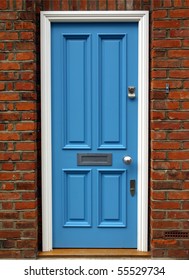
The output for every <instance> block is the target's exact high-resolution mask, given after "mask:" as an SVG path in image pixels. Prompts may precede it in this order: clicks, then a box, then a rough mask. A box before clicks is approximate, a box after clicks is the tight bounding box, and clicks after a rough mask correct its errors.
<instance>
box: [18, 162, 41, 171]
mask: <svg viewBox="0 0 189 280" xmlns="http://www.w3.org/2000/svg"><path fill="white" fill-rule="evenodd" d="M35 167H36V164H35V163H33V162H19V163H16V170H33V169H35Z"/></svg>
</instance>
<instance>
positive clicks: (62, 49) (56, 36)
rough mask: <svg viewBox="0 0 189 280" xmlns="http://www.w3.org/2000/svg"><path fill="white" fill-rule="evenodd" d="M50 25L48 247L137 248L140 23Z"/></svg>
mask: <svg viewBox="0 0 189 280" xmlns="http://www.w3.org/2000/svg"><path fill="white" fill-rule="evenodd" d="M51 30H52V31H51V35H52V36H51V47H52V61H51V64H52V158H53V162H52V169H53V182H52V183H53V247H54V248H64V247H65V248H69V247H75V248H79V247H80V248H103V247H104V248H136V247H137V187H136V191H135V194H134V195H133V196H132V195H131V193H130V180H135V181H136V186H137V80H138V77H137V72H138V67H137V63H138V57H137V56H138V47H137V46H138V25H137V23H52V26H51ZM128 86H135V88H136V98H135V99H129V98H128V95H127V88H128ZM125 155H129V156H131V157H132V159H133V161H132V163H131V164H130V165H125V163H124V162H123V160H122V159H123V157H124V156H125Z"/></svg>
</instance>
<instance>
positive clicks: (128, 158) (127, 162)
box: [123, 156, 133, 165]
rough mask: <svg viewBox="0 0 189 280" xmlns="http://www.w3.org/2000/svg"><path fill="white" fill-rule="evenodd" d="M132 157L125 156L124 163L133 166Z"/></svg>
mask: <svg viewBox="0 0 189 280" xmlns="http://www.w3.org/2000/svg"><path fill="white" fill-rule="evenodd" d="M132 161H133V160H132V157H130V156H125V157H124V158H123V162H124V163H125V164H127V165H128V164H131V163H132Z"/></svg>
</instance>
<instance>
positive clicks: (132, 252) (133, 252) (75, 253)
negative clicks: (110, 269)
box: [38, 248, 151, 259]
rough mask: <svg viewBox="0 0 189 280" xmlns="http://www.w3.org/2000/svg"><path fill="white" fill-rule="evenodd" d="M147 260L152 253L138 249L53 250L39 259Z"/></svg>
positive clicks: (40, 253)
mask: <svg viewBox="0 0 189 280" xmlns="http://www.w3.org/2000/svg"><path fill="white" fill-rule="evenodd" d="M91 257H95V258H96V257H100V258H101V257H102V258H105V257H106V258H120V257H121V258H145V259H150V258H151V253H150V252H141V251H138V250H137V249H67V248H66V249H53V250H52V251H48V252H39V253H38V258H91Z"/></svg>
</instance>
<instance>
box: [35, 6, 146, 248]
mask: <svg viewBox="0 0 189 280" xmlns="http://www.w3.org/2000/svg"><path fill="white" fill-rule="evenodd" d="M40 20H41V139H42V140H41V156H42V250H43V251H50V250H52V149H51V145H52V143H51V46H50V45H51V44H50V42H51V22H131V21H132V22H138V28H139V29H138V30H139V31H138V59H139V60H138V93H139V94H138V201H137V206H138V210H137V214H138V218H137V232H138V236H137V249H138V250H139V251H143V252H146V251H148V137H149V130H148V118H149V116H148V108H149V105H148V104H149V94H148V92H149V85H148V83H149V12H148V11H93V12H92V11H87V12H85V11H83V12H78V11H77V12H69V11H66V12H65V11H62V12H60V11H43V12H41V14H40Z"/></svg>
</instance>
